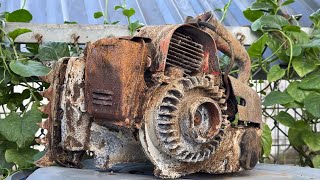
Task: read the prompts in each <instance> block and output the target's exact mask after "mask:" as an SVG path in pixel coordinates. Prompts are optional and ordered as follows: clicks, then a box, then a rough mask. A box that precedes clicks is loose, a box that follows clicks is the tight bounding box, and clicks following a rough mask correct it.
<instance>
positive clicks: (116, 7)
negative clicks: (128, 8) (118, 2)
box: [114, 6, 124, 10]
mask: <svg viewBox="0 0 320 180" xmlns="http://www.w3.org/2000/svg"><path fill="white" fill-rule="evenodd" d="M118 9H124V7H123V6H115V7H114V10H118Z"/></svg>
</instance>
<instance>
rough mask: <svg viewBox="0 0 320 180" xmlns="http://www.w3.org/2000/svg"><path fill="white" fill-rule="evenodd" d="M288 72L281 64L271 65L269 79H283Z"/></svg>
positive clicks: (270, 80)
mask: <svg viewBox="0 0 320 180" xmlns="http://www.w3.org/2000/svg"><path fill="white" fill-rule="evenodd" d="M285 74H286V70H285V69H281V68H280V66H279V65H274V66H272V67H271V69H270V71H269V73H268V75H267V79H268V81H269V82H273V81H276V80H279V79H281V78H282V77H283V76H284V75H285Z"/></svg>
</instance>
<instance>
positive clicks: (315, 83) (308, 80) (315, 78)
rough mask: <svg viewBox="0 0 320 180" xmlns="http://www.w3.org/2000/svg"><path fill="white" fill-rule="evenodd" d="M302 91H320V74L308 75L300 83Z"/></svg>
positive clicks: (317, 72)
mask: <svg viewBox="0 0 320 180" xmlns="http://www.w3.org/2000/svg"><path fill="white" fill-rule="evenodd" d="M299 87H300V88H301V89H307V90H320V72H319V71H315V72H313V73H310V74H308V75H307V76H306V77H305V78H304V79H303V80H302V81H301V83H300V85H299Z"/></svg>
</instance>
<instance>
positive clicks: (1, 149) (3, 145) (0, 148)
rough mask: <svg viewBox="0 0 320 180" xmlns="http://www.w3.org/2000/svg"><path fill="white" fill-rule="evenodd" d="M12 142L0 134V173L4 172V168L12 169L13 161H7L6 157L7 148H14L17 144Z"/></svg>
mask: <svg viewBox="0 0 320 180" xmlns="http://www.w3.org/2000/svg"><path fill="white" fill-rule="evenodd" d="M12 144H13V143H12V142H9V141H6V139H5V138H4V137H3V136H1V134H0V174H3V173H4V171H3V169H5V168H6V169H10V168H12V166H13V164H12V163H9V162H7V161H6V159H5V152H6V149H8V148H14V146H13V145H15V144H13V145H12Z"/></svg>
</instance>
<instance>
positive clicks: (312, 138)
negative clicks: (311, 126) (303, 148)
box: [302, 131, 320, 151]
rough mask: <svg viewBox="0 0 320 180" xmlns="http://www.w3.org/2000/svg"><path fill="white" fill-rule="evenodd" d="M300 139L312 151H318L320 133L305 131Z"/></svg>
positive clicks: (319, 147) (319, 148)
mask: <svg viewBox="0 0 320 180" xmlns="http://www.w3.org/2000/svg"><path fill="white" fill-rule="evenodd" d="M302 139H303V140H304V142H305V143H306V144H307V146H308V147H309V148H310V149H311V150H312V151H320V133H317V132H312V131H306V132H305V133H303V134H302Z"/></svg>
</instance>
